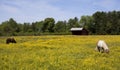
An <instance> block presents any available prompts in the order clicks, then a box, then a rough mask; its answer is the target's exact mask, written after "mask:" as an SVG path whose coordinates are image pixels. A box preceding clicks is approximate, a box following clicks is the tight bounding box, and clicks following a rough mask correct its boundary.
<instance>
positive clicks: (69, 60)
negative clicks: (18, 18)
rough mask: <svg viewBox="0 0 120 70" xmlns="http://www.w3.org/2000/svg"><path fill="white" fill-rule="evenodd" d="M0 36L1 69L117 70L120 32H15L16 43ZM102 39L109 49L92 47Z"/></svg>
mask: <svg viewBox="0 0 120 70" xmlns="http://www.w3.org/2000/svg"><path fill="white" fill-rule="evenodd" d="M6 38H7V37H0V70H120V36H119V35H118V36H117V35H105V36H104V35H103V36H99V35H98V36H94V35H93V36H72V35H65V36H64V35H63V36H16V37H15V39H16V41H17V43H16V44H6V43H5V40H6ZM100 39H102V40H105V41H106V43H107V44H108V46H109V48H110V53H109V54H106V53H99V52H96V51H95V50H94V49H95V47H96V43H97V41H98V40H100Z"/></svg>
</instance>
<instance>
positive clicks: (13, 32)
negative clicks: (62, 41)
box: [0, 11, 120, 36]
mask: <svg viewBox="0 0 120 70" xmlns="http://www.w3.org/2000/svg"><path fill="white" fill-rule="evenodd" d="M72 27H83V28H86V29H87V30H88V31H89V34H90V35H111V34H112V35H118V34H120V11H109V12H104V11H97V12H95V13H94V14H93V15H91V16H89V15H87V16H82V17H81V18H80V19H78V18H77V17H74V18H70V19H69V20H68V21H57V22H56V21H55V20H54V18H51V17H50V18H45V19H44V20H42V21H36V22H32V23H26V22H25V23H17V22H16V21H15V20H14V19H13V18H10V19H9V20H8V21H4V22H2V23H1V24H0V36H19V35H45V34H49V35H50V34H58V35H60V34H71V32H70V29H71V28H72Z"/></svg>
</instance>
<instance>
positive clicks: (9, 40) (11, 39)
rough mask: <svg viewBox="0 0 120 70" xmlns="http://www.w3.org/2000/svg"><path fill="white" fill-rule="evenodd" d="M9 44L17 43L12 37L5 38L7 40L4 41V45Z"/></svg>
mask: <svg viewBox="0 0 120 70" xmlns="http://www.w3.org/2000/svg"><path fill="white" fill-rule="evenodd" d="M9 43H17V42H16V41H15V39H14V38H13V37H12V38H7V39H6V44H9Z"/></svg>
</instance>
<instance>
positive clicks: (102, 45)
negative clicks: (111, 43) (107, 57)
mask: <svg viewBox="0 0 120 70" xmlns="http://www.w3.org/2000/svg"><path fill="white" fill-rule="evenodd" d="M95 50H97V51H99V52H102V53H103V52H105V53H109V48H108V46H107V44H106V43H105V41H104V40H99V41H98V42H97V46H96V48H95Z"/></svg>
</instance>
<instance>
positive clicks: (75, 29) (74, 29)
mask: <svg viewBox="0 0 120 70" xmlns="http://www.w3.org/2000/svg"><path fill="white" fill-rule="evenodd" d="M81 30H83V28H71V29H70V31H81Z"/></svg>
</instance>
